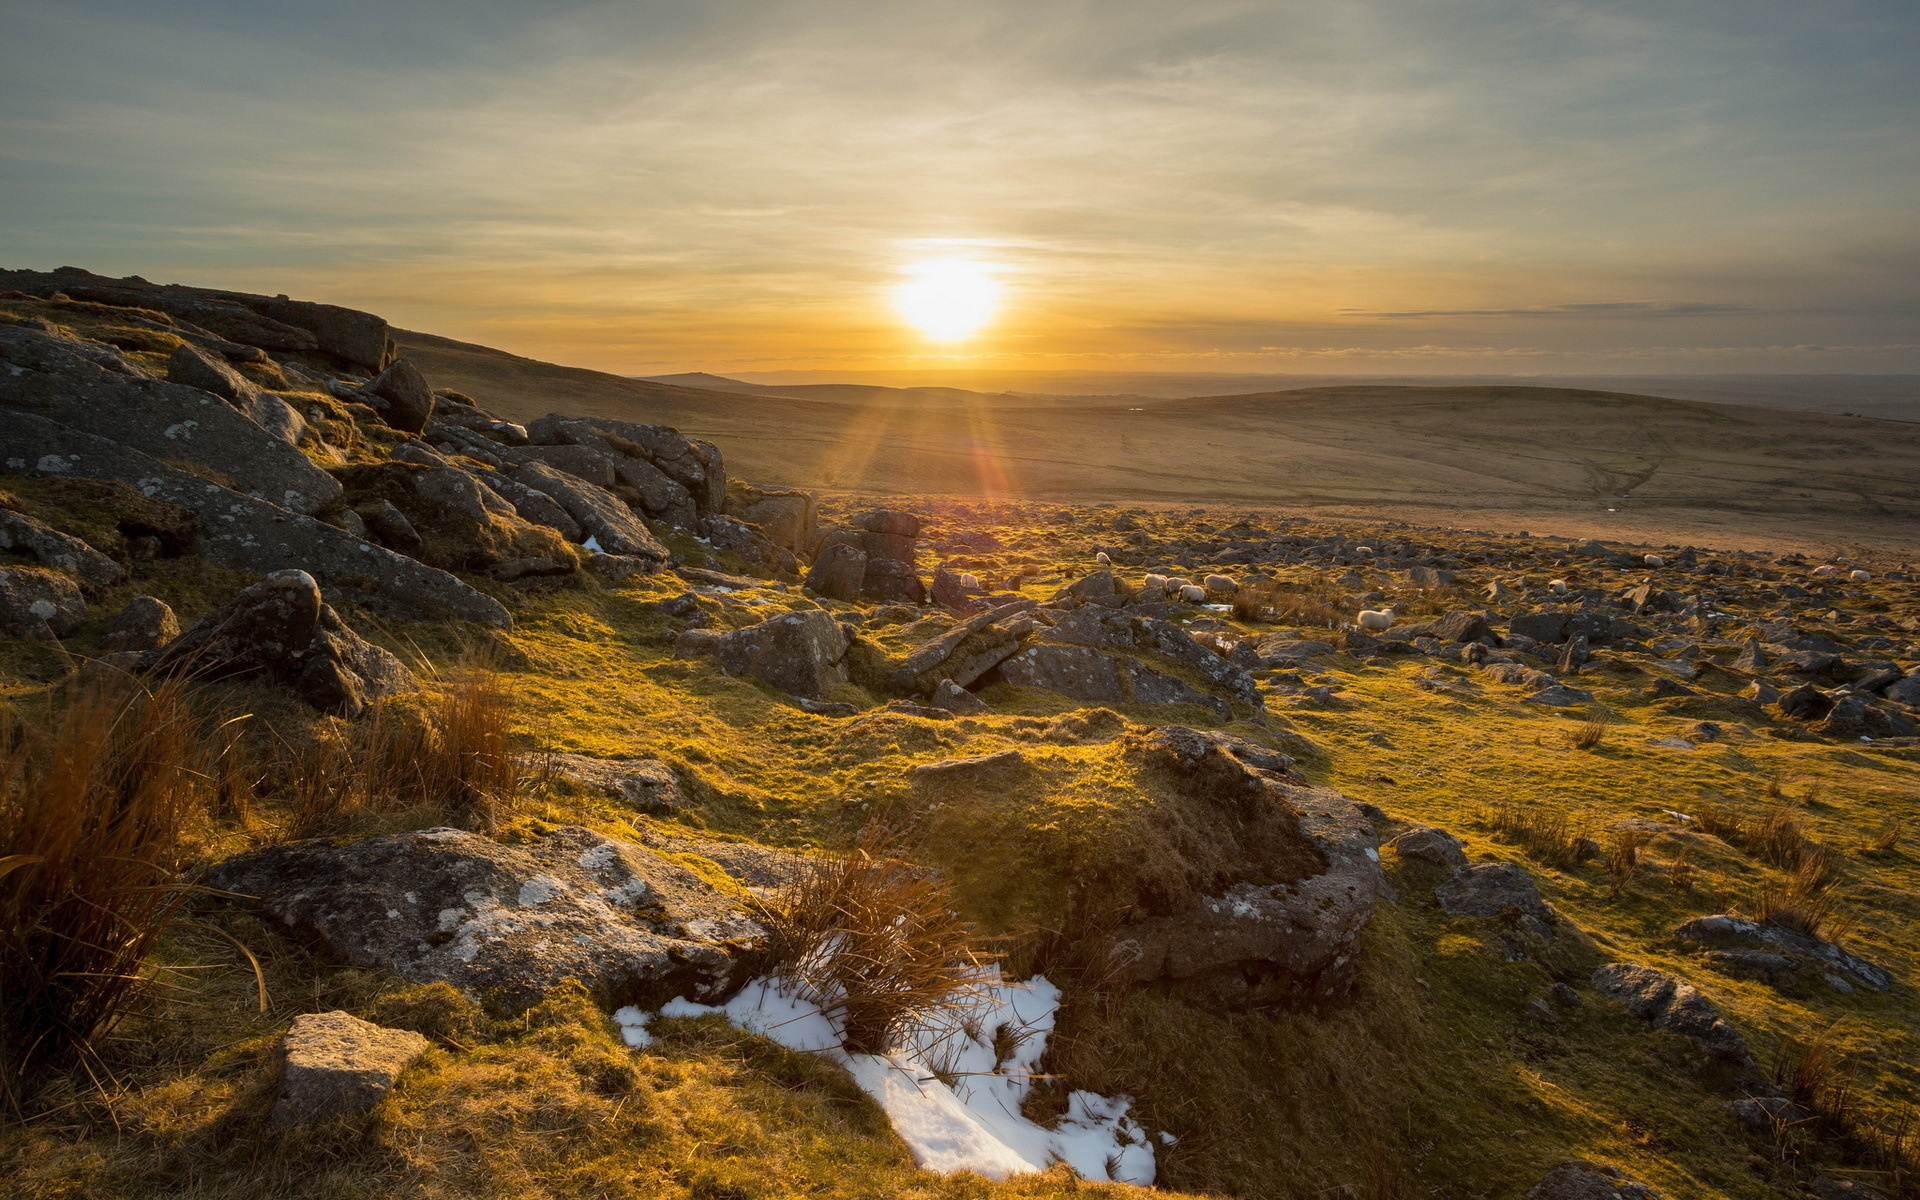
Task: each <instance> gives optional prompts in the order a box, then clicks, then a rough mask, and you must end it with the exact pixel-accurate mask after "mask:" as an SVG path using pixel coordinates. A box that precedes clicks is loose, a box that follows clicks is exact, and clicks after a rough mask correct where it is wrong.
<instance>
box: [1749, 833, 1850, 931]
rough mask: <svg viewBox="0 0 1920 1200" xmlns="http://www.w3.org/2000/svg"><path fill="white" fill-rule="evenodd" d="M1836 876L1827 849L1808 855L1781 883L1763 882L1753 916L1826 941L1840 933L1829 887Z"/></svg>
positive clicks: (1835, 870)
mask: <svg viewBox="0 0 1920 1200" xmlns="http://www.w3.org/2000/svg"><path fill="white" fill-rule="evenodd" d="M1838 878H1839V870H1838V867H1837V865H1836V864H1835V863H1834V861H1833V856H1832V855H1831V854H1830V853H1828V852H1827V851H1824V850H1823V851H1821V852H1820V853H1819V854H1817V855H1813V856H1809V857H1808V859H1807V860H1806V861H1805V862H1804V863H1803V864H1802V865H1801V867H1800V869H1799V870H1798V871H1795V872H1794V873H1793V875H1792V876H1790V877H1789V878H1788V879H1787V881H1786V883H1785V884H1784V885H1778V884H1771V883H1767V884H1762V885H1761V886H1760V890H1759V893H1758V895H1757V896H1756V897H1755V901H1754V919H1755V920H1758V921H1765V922H1767V923H1768V924H1771V925H1778V926H1780V928H1782V929H1791V930H1793V931H1794V932H1796V933H1804V934H1806V935H1807V936H1808V937H1824V938H1827V939H1828V940H1829V941H1831V940H1833V939H1834V938H1835V937H1837V936H1839V924H1840V923H1839V922H1838V921H1837V920H1836V918H1837V916H1838V911H1837V909H1836V905H1835V896H1834V895H1833V893H1832V891H1830V890H1829V889H1830V888H1831V887H1832V885H1833V883H1834V881H1835V880H1837V879H1838Z"/></svg>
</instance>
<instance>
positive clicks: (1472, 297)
mask: <svg viewBox="0 0 1920 1200" xmlns="http://www.w3.org/2000/svg"><path fill="white" fill-rule="evenodd" d="M0 30H4V35H0V265H4V266H14V267H18V266H32V267H38V268H42V269H45V268H51V267H54V266H58V265H62V264H73V265H77V266H85V267H88V268H91V269H93V270H96V271H101V272H105V273H108V274H115V275H121V274H129V273H139V274H141V275H144V276H147V277H148V278H151V279H156V280H165V281H169V282H190V283H201V284H213V285H221V286H234V287H242V288H246V289H249V290H256V291H266V292H283V291H284V292H289V293H292V294H294V295H297V296H301V297H306V298H313V299H324V300H331V301H334V302H337V303H342V304H350V305H355V306H358V307H365V308H370V309H373V310H374V311H377V312H380V313H382V314H383V315H385V316H387V317H388V318H389V319H390V320H393V321H394V322H396V323H398V324H401V325H404V326H408V327H411V328H417V329H426V330H429V331H432V332H437V333H443V334H447V335H449V336H454V337H460V338H465V339H470V340H476V341H482V342H486V343H489V344H492V345H498V346H501V347H504V348H506V349H510V350H514V351H516V352H519V353H523V354H529V355H533V356H537V357H542V358H549V359H554V360H558V361H562V362H568V363H575V364H580V365H586V366H595V367H600V368H603V369H608V370H618V371H626V372H634V373H642V372H645V373H652V372H660V371H669V370H679V369H694V368H703V369H708V370H714V371H721V372H725V371H729V370H732V371H741V372H746V371H756V370H773V369H780V368H793V369H817V370H833V369H836V368H846V369H854V368H872V367H900V366H908V365H914V364H918V363H926V364H929V365H934V364H938V365H946V366H967V365H975V364H977V365H983V366H995V367H1031V368H1052V369H1076V368H1081V369H1098V370H1120V369H1144V370H1156V369H1164V370H1178V371H1193V370H1220V371H1241V372H1245V371H1303V372H1312V373H1332V372H1342V371H1354V372H1381V371H1394V372H1406V373H1431V372H1444V371H1473V372H1485V371H1513V372H1529V373H1530V372H1554V371H1586V372H1596V371H1598V372H1621V373H1643V374H1644V373H1654V372H1692V371H1701V372H1722V371H1916V370H1920V219H1917V217H1916V214H1917V213H1920V122H1917V121H1916V118H1917V117H1920V103H1917V102H1920V66H1917V65H1916V64H1920V4H1917V3H1915V0H1822V2H1821V3H1818V4H1810V3H1807V2H1806V0H1677V2H1676V0H1644V2H1642V0H1449V2H1444V3H1436V2H1434V0H1268V2H1264V3H1254V2H1246V3H1236V2H1216V0H1178V2H1175V0H1140V2H1134V0H1104V2H1102V0H1084V2H1073V0H1018V2H1008V3H1001V2H999V0H967V2H966V3H935V2H933V0H918V2H915V3H887V2H885V0H853V2H846V3H840V2H796V3H780V2H773V0H686V2H655V0H629V2H627V3H578V2H571V0H539V2H537V3H536V2H523V3H511V2H507V0H470V2H464V3H437V4H435V3H420V2H409V0H380V2H379V3H371V2H362V0H326V2H325V3H314V2H313V0H302V2H300V3H282V2H280V0H244V2H243V0H125V2H106V0H58V2H52V0H43V2H40V3H23V2H19V0H0ZM929 258H936V259H944V258H958V259H966V260H971V261H974V262H977V263H979V264H982V266H981V268H980V269H981V270H983V271H985V272H986V273H987V275H988V277H989V278H990V279H991V280H992V281H994V282H996V283H997V284H998V285H999V287H1000V289H1001V293H1002V297H1003V305H1002V307H1001V308H1000V310H999V312H998V313H997V315H996V316H995V317H994V319H993V320H992V321H991V322H990V323H989V324H988V325H987V326H986V327H985V328H984V329H983V330H982V331H981V332H980V333H979V334H977V335H975V336H974V337H972V338H969V339H965V340H962V341H958V342H951V343H938V342H934V341H931V340H929V339H927V338H925V337H923V336H922V335H920V334H919V333H917V332H916V331H915V330H914V329H913V328H911V327H910V326H909V325H907V324H906V323H905V322H903V320H902V319H901V316H900V314H899V313H897V312H896V311H895V309H894V307H893V306H892V304H891V303H890V301H889V296H890V294H891V289H893V288H894V287H895V286H896V285H897V284H899V283H900V282H901V281H902V280H903V279H905V278H908V276H907V275H905V274H903V272H905V271H907V270H909V269H910V268H911V267H912V266H913V265H914V264H916V263H920V262H923V261H925V260H927V259H929Z"/></svg>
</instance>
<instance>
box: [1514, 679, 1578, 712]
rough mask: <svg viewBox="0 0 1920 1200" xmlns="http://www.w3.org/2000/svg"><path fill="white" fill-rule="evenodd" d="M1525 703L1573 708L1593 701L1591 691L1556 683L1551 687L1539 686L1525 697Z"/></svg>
mask: <svg viewBox="0 0 1920 1200" xmlns="http://www.w3.org/2000/svg"><path fill="white" fill-rule="evenodd" d="M1525 703H1527V704H1544V705H1546V706H1547V707H1549V708H1574V707H1577V706H1579V705H1582V704H1592V703H1593V693H1592V692H1589V691H1586V690H1584V689H1581V688H1575V687H1568V686H1567V685H1566V684H1564V683H1556V684H1554V685H1553V686H1552V687H1545V688H1541V689H1540V690H1539V691H1537V692H1535V693H1534V694H1533V695H1531V696H1528V697H1527V698H1526V701H1525Z"/></svg>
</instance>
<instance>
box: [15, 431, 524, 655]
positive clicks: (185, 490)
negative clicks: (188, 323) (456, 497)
mask: <svg viewBox="0 0 1920 1200" xmlns="http://www.w3.org/2000/svg"><path fill="white" fill-rule="evenodd" d="M216 403H217V402H216ZM0 467H4V468H5V469H7V470H9V471H20V472H23V473H27V474H35V475H59V476H81V477H84V478H88V479H104V480H114V481H119V482H123V483H129V484H132V485H133V486H134V487H136V488H138V489H139V490H140V492H141V493H142V494H143V495H145V496H146V497H148V498H149V499H153V500H159V501H163V502H165V503H168V504H172V505H177V506H178V507H180V508H184V509H187V510H189V511H191V512H192V513H194V515H195V516H197V517H199V518H200V521H201V525H202V532H201V534H200V537H199V542H198V549H199V551H200V553H201V554H203V555H205V556H206V558H207V559H208V560H209V561H212V562H214V563H217V564H219V565H220V566H223V567H234V568H237V569H240V570H246V571H278V570H301V571H306V572H307V573H309V574H311V575H312V576H313V577H314V578H315V579H317V580H319V581H320V582H321V583H322V584H323V585H324V586H326V587H327V588H328V589H329V590H330V591H333V592H335V593H336V594H337V595H340V596H342V597H344V598H346V599H350V600H354V601H357V602H361V603H365V604H368V605H370V606H372V607H374V608H377V609H379V610H381V611H382V612H385V613H388V614H390V615H393V616H399V617H407V618H420V617H448V616H451V617H456V618H460V619H463V620H468V621H477V622H480V623H481V624H484V625H492V626H495V627H499V628H505V627H507V626H509V625H511V624H512V619H511V618H510V617H509V616H508V615H507V610H506V609H505V608H503V607H502V606H501V605H500V602H499V601H497V600H494V599H493V598H492V597H490V596H484V595H482V594H480V593H479V592H476V591H475V590H473V589H472V588H470V587H468V586H467V585H466V584H464V583H462V582H460V581H459V580H458V579H455V578H454V577H453V576H452V575H449V574H447V573H446V572H445V571H440V570H436V569H435V568H433V567H429V566H426V565H424V564H422V563H419V562H415V561H414V560H413V559H411V558H407V557H404V556H402V555H399V554H395V553H393V552H392V551H390V550H385V549H382V548H381V547H379V546H375V545H372V544H371V543H368V542H366V541H363V540H361V539H360V538H357V537H354V536H353V535H352V534H350V533H347V532H346V531H345V530H341V529H336V528H334V527H333V526H331V525H324V524H322V523H320V522H319V521H316V520H314V519H313V518H311V517H307V516H303V515H301V514H300V513H296V512H293V511H291V510H288V509H284V508H281V507H279V506H277V505H274V504H270V503H267V502H266V501H263V500H257V499H255V498H253V497H251V496H246V495H242V494H241V493H239V492H236V491H233V490H231V489H229V488H225V487H222V486H220V485H219V484H216V483H210V482H208V481H207V480H205V479H202V478H200V477H199V476H197V475H194V474H192V473H190V472H187V471H183V470H180V469H179V468H177V467H171V466H168V465H166V464H165V463H162V462H159V461H157V460H155V459H153V458H150V457H148V456H147V455H144V454H142V453H140V452H139V451H137V450H133V449H130V448H128V447H126V446H123V445H120V444H118V443H116V442H114V441H111V440H109V439H107V438H104V437H96V436H94V435H92V434H89V433H84V432H81V431H79V430H75V429H69V428H67V427H66V426H64V425H61V424H58V423H57V422H54V421H48V420H45V419H43V418H40V417H36V416H32V415H29V414H26V413H17V414H10V415H8V417H7V419H5V420H3V421H0ZM329 482H330V483H331V482H332V480H331V479H329ZM334 486H335V487H338V486H339V485H338V484H334Z"/></svg>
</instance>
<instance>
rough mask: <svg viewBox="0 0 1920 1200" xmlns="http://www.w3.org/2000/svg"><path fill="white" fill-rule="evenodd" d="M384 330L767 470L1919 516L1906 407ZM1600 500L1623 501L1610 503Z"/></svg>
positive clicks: (1620, 531)
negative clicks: (661, 356) (1256, 380)
mask: <svg viewBox="0 0 1920 1200" xmlns="http://www.w3.org/2000/svg"><path fill="white" fill-rule="evenodd" d="M399 338H400V341H401V344H402V348H403V350H404V352H405V353H406V354H407V355H409V356H410V357H411V358H413V359H415V360H416V361H418V362H419V363H420V364H421V366H422V367H423V369H425V370H426V371H427V373H428V374H429V375H430V376H432V377H433V378H434V379H435V380H436V381H438V382H441V383H444V384H445V385H446V386H450V387H454V388H456V389H459V390H461V391H465V392H468V393H470V394H472V395H474V396H475V397H477V398H479V399H480V400H482V401H483V402H485V403H487V404H489V405H491V406H493V407H495V408H498V409H500V410H501V411H503V412H506V413H509V414H511V415H514V416H516V417H518V418H522V419H524V418H527V417H532V416H538V415H541V414H543V413H546V412H549V411H555V410H564V411H568V412H582V413H592V414H598V415H605V416H616V417H622V418H625V419H631V420H645V421H654V422H660V423H665V424H671V425H675V426H678V427H680V428H682V429H684V430H686V431H688V432H690V433H695V434H698V435H700V436H704V437H709V438H712V439H714V440H716V441H717V442H719V443H720V444H721V445H722V446H723V447H724V448H725V449H726V451H727V455H728V461H729V464H730V466H731V467H732V469H733V470H735V471H736V472H737V473H738V474H740V475H743V476H745V477H747V478H750V479H755V480H758V481H764V482H769V483H784V484H792V485H796V486H806V487H825V488H842V489H847V490H855V491H873V492H945V493H948V494H955V495H977V494H987V495H1011V496H1034V497H1047V498H1053V499H1063V500H1073V501H1079V502H1086V501H1092V500H1108V499H1121V500H1128V501H1135V502H1141V501H1145V502H1162V503H1167V504H1193V503H1231V504H1258V505H1262V506H1266V505H1287V506H1298V507H1302V508H1309V509H1317V510H1321V511H1339V512H1354V513H1372V514H1376V515H1386V516H1392V517H1397V518H1401V519H1407V520H1416V521H1431V522H1433V523H1447V524H1454V525H1466V526H1473V527H1486V528H1497V529H1505V530H1519V529H1530V530H1532V531H1533V532H1535V533H1540V532H1553V533H1561V534H1566V535H1569V536H1583V537H1584V536H1601V537H1632V538H1640V539H1643V540H1652V541H1656V542H1667V541H1692V542H1698V543H1700V544H1707V545H1720V546H1768V547H1774V548H1778V547H1781V546H1787V545H1792V546H1797V547H1802V548H1807V549H1809V550H1810V551H1811V552H1814V553H1824V552H1825V551H1826V550H1827V549H1828V548H1829V547H1831V546H1834V545H1870V546H1876V547H1884V548H1893V547H1905V546H1909V545H1911V544H1912V542H1913V540H1914V536H1915V534H1916V533H1920V484H1916V482H1915V477H1914V474H1913V470H1912V463H1913V462H1914V461H1915V458H1916V454H1920V426H1915V425H1913V424H1911V423H1904V422H1890V421H1878V420H1870V419H1865V418H1854V417H1843V416H1830V415H1822V414H1810V413H1791V412H1778V411H1770V410H1766V409H1758V408H1739V407H1732V406H1724V405H1713V404H1699V403H1692V402H1687V401H1678V400H1662V399H1657V398H1652V397H1645V396H1626V395H1618V394H1613V393H1605V392H1583V391H1574V390H1568V389H1554V388H1508V387H1457V388H1396V387H1355V388H1339V387H1335V388H1314V389H1308V390H1305V391H1298V392H1281V393H1268V394H1263V395H1256V396H1224V397H1209V398H1205V399H1197V400H1176V401H1155V400H1124V401H1117V402H1116V401H1099V400H1090V399H1089V398H1085V397H1069V398H1062V399H1059V400H1051V401H1046V400H1043V401H1035V400H1031V399H1028V400H1020V399H1016V398H1012V397H978V398H977V399H976V400H974V401H972V402H969V403H967V404H956V403H951V402H944V401H943V402H939V403H934V402H932V401H930V400H929V399H928V398H927V396H925V395H921V394H918V393H906V392H898V391H893V390H890V389H855V390H857V391H867V392H869V393H870V399H868V400H867V401H865V402H853V401H850V400H844V399H843V400H835V401H832V402H825V401H819V400H811V399H790V398H779V397H770V396H749V395H739V394H733V393H726V392H709V391H703V390H699V389H689V388H676V387H670V386H665V385H661V384H650V383H643V382H639V381H635V380H628V379H623V378H620V377H618V376H613V375H605V374H600V373H598V372H593V371H584V370H578V369H574V368H566V367H557V366H553V365H551V364H546V363H539V362H536V361H534V360H531V359H522V358H516V357H514V356H511V355H507V354H504V353H502V352H500V351H496V350H490V349H487V348H485V347H479V346H469V345H465V344H463V343H459V342H452V341H449V340H447V339H444V338H435V337H431V336H429V335H424V334H413V333H403V334H400V335H399ZM845 390H846V389H830V392H831V394H834V395H839V394H841V392H843V391H845ZM1612 496H1630V497H1631V498H1630V499H1629V500H1628V501H1626V502H1625V503H1624V504H1622V503H1619V502H1617V501H1609V500H1608V499H1607V498H1608V497H1612ZM1609 503H1611V504H1612V505H1613V506H1614V507H1616V508H1618V509H1620V510H1621V511H1619V512H1616V513H1612V514H1609V513H1608V512H1607V511H1606V509H1607V507H1608V505H1609Z"/></svg>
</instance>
